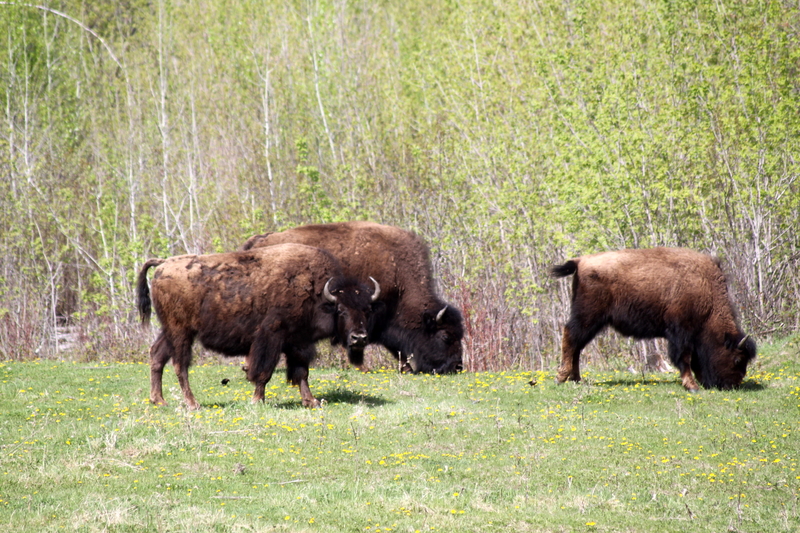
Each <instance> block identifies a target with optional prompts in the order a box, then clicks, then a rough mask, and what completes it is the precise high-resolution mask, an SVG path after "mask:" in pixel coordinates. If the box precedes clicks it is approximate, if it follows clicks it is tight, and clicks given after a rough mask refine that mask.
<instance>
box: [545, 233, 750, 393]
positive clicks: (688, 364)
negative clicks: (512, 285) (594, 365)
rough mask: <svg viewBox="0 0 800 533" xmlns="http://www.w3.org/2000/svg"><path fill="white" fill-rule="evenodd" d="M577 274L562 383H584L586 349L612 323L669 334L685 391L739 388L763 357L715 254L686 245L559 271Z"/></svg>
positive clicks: (587, 261) (586, 260) (636, 333)
mask: <svg viewBox="0 0 800 533" xmlns="http://www.w3.org/2000/svg"><path fill="white" fill-rule="evenodd" d="M551 273H552V274H553V275H554V276H556V277H564V276H569V275H574V277H573V280H572V310H571V313H570V319H569V321H568V322H567V324H566V326H565V327H564V338H563V342H562V355H561V366H560V368H559V371H558V377H557V381H558V382H559V383H561V382H564V381H567V380H569V381H580V379H581V376H580V367H579V358H580V352H581V350H582V349H583V348H584V347H585V346H586V345H587V344H588V343H589V342H590V341H591V340H592V339H593V338H594V337H595V335H597V334H598V333H599V332H600V331H602V330H603V329H604V328H605V327H606V326H611V327H612V328H614V329H615V330H617V331H619V332H620V333H622V334H623V335H627V336H632V337H636V338H640V339H647V338H653V337H664V338H666V339H667V341H668V344H669V356H670V359H671V360H672V363H673V364H674V365H675V366H676V367H677V368H678V370H679V371H680V373H681V380H682V382H683V386H684V387H686V389H688V390H690V391H696V390H697V389H698V385H697V382H696V381H695V380H694V378H693V377H692V372H694V376H695V377H696V378H697V380H698V381H699V382H700V383H701V384H702V385H703V386H704V387H716V388H721V389H729V388H733V387H738V386H739V385H740V384H741V383H742V380H743V379H744V376H745V373H746V372H747V365H748V363H749V362H750V361H751V360H752V359H753V358H754V357H755V355H756V345H755V342H754V341H753V340H752V339H750V338H749V337H748V336H747V335H745V334H744V333H743V332H742V330H741V327H740V326H739V321H738V317H737V314H736V310H735V308H734V306H733V304H732V302H731V300H730V297H729V294H728V285H727V280H726V278H725V274H724V273H723V272H722V269H721V268H720V265H719V262H718V261H717V260H715V259H712V258H711V257H710V256H708V255H705V254H701V253H698V252H694V251H691V250H686V249H681V248H653V249H644V250H619V251H616V252H605V253H600V254H595V255H587V256H583V257H578V258H577V259H572V260H570V261H567V262H566V263H565V264H563V265H559V266H556V267H553V268H552V269H551Z"/></svg>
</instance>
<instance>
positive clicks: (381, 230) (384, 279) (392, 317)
mask: <svg viewBox="0 0 800 533" xmlns="http://www.w3.org/2000/svg"><path fill="white" fill-rule="evenodd" d="M285 242H296V243H301V244H307V245H310V246H316V247H318V248H322V249H324V250H327V251H329V252H330V253H332V254H333V255H334V256H335V257H336V258H337V259H339V261H341V262H342V267H343V268H344V272H345V274H347V275H350V276H354V277H357V278H360V279H363V277H364V276H366V275H371V276H374V277H375V279H377V280H378V282H379V283H380V285H381V288H382V289H381V297H380V300H381V301H382V302H383V303H384V304H385V306H386V308H385V311H386V312H385V314H383V315H381V317H380V319H378V318H376V320H375V321H374V323H373V324H371V325H370V331H369V342H370V343H379V344H382V345H383V346H384V347H386V348H387V349H388V350H389V351H390V352H391V353H392V354H393V355H394V356H395V357H396V358H397V359H399V361H400V365H401V369H403V370H404V371H409V370H411V371H414V372H424V373H434V374H446V373H453V372H458V371H460V370H461V369H462V362H461V355H462V346H461V339H462V337H463V336H464V325H463V320H462V318H461V313H460V311H459V310H458V309H456V308H455V307H453V306H452V305H449V304H447V303H445V302H443V301H442V300H441V299H440V298H439V297H438V296H437V295H436V291H435V289H434V281H433V275H432V268H431V261H430V257H429V253H428V247H427V246H426V245H425V243H424V242H423V241H422V239H421V238H419V237H418V236H417V235H415V234H414V233H412V232H410V231H406V230H403V229H400V228H396V227H393V226H384V225H380V224H375V223H372V222H341V223H335V224H317V225H309V226H300V227H297V228H293V229H289V230H286V231H282V232H279V233H265V234H263V235H255V236H253V237H250V239H248V240H247V242H246V243H245V244H244V247H243V249H244V250H252V249H255V248H259V247H264V246H271V245H275V244H278V243H285ZM367 273H369V274H367ZM357 355H358V356H360V355H361V354H357ZM351 362H352V363H353V364H355V365H361V364H362V363H363V360H362V359H358V358H356V359H351ZM412 364H413V366H412Z"/></svg>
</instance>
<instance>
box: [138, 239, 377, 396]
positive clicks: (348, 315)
mask: <svg viewBox="0 0 800 533" xmlns="http://www.w3.org/2000/svg"><path fill="white" fill-rule="evenodd" d="M153 266H158V268H156V270H155V274H154V276H153V282H152V293H153V305H154V306H155V310H156V313H157V314H158V318H159V320H160V321H161V326H162V329H161V334H160V335H159V336H158V338H157V339H156V341H155V343H154V344H153V346H152V348H151V349H150V400H151V401H152V402H153V403H155V404H164V403H165V402H164V396H163V394H162V386H161V381H162V373H163V369H164V366H165V365H166V363H167V361H169V360H170V359H172V362H173V365H174V367H175V373H176V374H177V376H178V382H179V383H180V386H181V390H182V391H183V396H184V399H185V401H186V404H187V405H188V406H189V407H190V408H198V407H199V404H198V403H197V400H196V399H195V397H194V395H193V394H192V391H191V389H190V387H189V373H188V372H189V365H190V364H191V359H192V343H193V342H194V340H195V338H197V339H198V340H199V341H200V342H201V343H202V344H203V346H205V347H206V348H208V349H210V350H214V351H216V352H220V353H222V354H224V355H246V356H247V357H246V360H245V368H244V369H245V371H246V372H247V379H249V380H250V381H252V382H253V383H255V386H256V387H255V393H254V395H253V401H254V402H256V401H259V400H263V399H264V387H265V385H266V383H267V382H268V381H269V380H270V378H271V377H272V373H273V371H274V370H275V366H276V365H277V363H278V360H279V358H280V354H281V352H283V353H284V354H285V355H286V366H287V379H288V380H289V381H291V382H292V383H293V384H294V385H297V386H298V387H300V394H301V396H302V399H303V405H305V406H308V407H315V406H318V405H319V402H318V401H317V400H316V399H315V398H314V397H313V396H312V395H311V391H310V390H309V387H308V366H309V363H310V362H311V361H312V360H313V358H314V356H315V353H316V352H315V348H314V343H315V342H316V341H318V340H320V339H323V338H331V339H332V341H333V342H341V343H343V344H344V345H346V346H347V347H348V349H349V350H351V351H353V352H359V351H363V349H364V346H365V345H366V340H367V328H366V326H367V322H368V320H369V316H370V315H371V314H372V310H373V308H372V306H373V302H372V289H370V288H368V287H367V286H365V285H363V284H360V283H357V282H355V281H353V280H352V279H349V278H345V277H344V276H343V275H342V271H341V266H340V265H339V262H338V261H337V260H336V259H335V258H334V257H333V256H332V255H330V254H329V253H327V252H325V251H323V250H319V249H317V248H312V247H310V246H304V245H301V244H285V245H281V246H274V247H270V248H261V249H256V250H251V251H248V252H232V253H223V254H210V255H183V256H177V257H172V258H170V259H151V260H149V261H147V262H146V263H145V264H144V266H143V267H142V269H141V271H140V272H139V278H138V283H137V300H138V301H137V307H138V309H139V312H140V315H141V317H142V322H143V323H147V321H148V320H149V317H150V293H149V291H148V287H147V271H148V269H150V268H151V267H153ZM329 280H331V283H330V284H329V285H328V289H329V293H330V295H331V296H330V297H327V296H326V295H325V294H324V289H325V287H326V283H327V282H328V281H329ZM376 288H377V287H376Z"/></svg>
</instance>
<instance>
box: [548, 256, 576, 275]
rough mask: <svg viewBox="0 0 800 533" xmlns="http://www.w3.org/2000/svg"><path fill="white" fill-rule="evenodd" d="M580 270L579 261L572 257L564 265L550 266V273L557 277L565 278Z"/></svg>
mask: <svg viewBox="0 0 800 533" xmlns="http://www.w3.org/2000/svg"><path fill="white" fill-rule="evenodd" d="M577 271H578V261H577V260H576V259H571V260H569V261H567V262H566V263H564V264H563V265H556V266H554V267H551V268H550V275H551V276H553V277H555V278H564V277H567V276H571V275H573V274H574V273H575V272H577Z"/></svg>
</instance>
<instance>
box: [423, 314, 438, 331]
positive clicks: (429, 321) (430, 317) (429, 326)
mask: <svg viewBox="0 0 800 533" xmlns="http://www.w3.org/2000/svg"><path fill="white" fill-rule="evenodd" d="M437 324H438V322H437V320H436V313H432V312H430V311H425V312H424V313H422V325H423V326H424V327H425V331H427V332H428V333H432V332H434V331H436V329H437Z"/></svg>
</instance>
